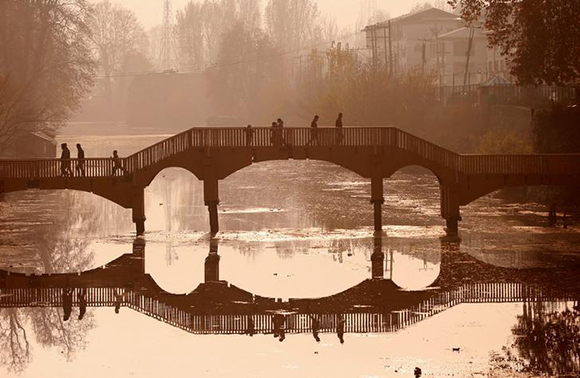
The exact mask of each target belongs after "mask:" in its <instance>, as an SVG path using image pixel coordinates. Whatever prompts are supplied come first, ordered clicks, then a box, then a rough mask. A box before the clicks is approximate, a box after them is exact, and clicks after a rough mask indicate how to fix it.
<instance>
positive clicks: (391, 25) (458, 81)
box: [363, 8, 511, 86]
mask: <svg viewBox="0 0 580 378" xmlns="http://www.w3.org/2000/svg"><path fill="white" fill-rule="evenodd" d="M363 31H364V32H365V33H366V40H367V48H368V49H369V50H370V52H371V54H370V55H371V61H370V63H371V64H373V65H380V64H384V65H386V66H387V67H391V69H392V70H393V71H394V72H395V73H404V72H408V71H409V70H412V69H419V70H422V71H423V72H425V73H431V74H433V75H435V77H436V82H437V83H438V84H439V85H441V86H456V85H464V84H479V83H482V82H484V81H486V80H488V79H489V78H491V77H493V76H501V77H503V78H504V79H506V80H508V81H511V77H510V75H509V63H508V62H507V61H506V58H505V57H503V56H501V54H500V53H499V51H498V50H497V49H496V48H489V47H488V38H487V31H485V30H484V29H483V27H482V26H481V23H478V24H477V25H475V26H474V27H468V26H467V25H466V24H465V22H464V21H463V20H462V19H461V18H460V17H459V16H458V15H457V14H453V13H450V12H446V11H444V10H441V9H437V8H427V9H423V10H420V11H418V12H415V13H409V14H406V15H403V16H400V17H397V18H393V19H391V20H389V21H384V22H380V23H377V24H374V25H369V26H367V27H366V28H365V29H364V30H363ZM468 53H469V57H468Z"/></svg>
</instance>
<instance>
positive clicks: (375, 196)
mask: <svg viewBox="0 0 580 378" xmlns="http://www.w3.org/2000/svg"><path fill="white" fill-rule="evenodd" d="M371 203H372V204H373V210H374V225H375V231H376V232H382V231H383V212H382V210H383V209H382V205H383V203H385V198H384V197H383V178H382V176H380V175H377V176H374V177H373V178H371Z"/></svg>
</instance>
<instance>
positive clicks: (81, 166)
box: [75, 143, 85, 177]
mask: <svg viewBox="0 0 580 378" xmlns="http://www.w3.org/2000/svg"><path fill="white" fill-rule="evenodd" d="M77 159H78V161H77V166H76V168H75V170H76V171H77V172H79V173H80V175H81V176H82V177H84V176H85V150H83V148H82V147H81V144H80V143H77Z"/></svg>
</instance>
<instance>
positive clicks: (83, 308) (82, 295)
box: [77, 289, 87, 320]
mask: <svg viewBox="0 0 580 378" xmlns="http://www.w3.org/2000/svg"><path fill="white" fill-rule="evenodd" d="M77 298H78V300H79V320H82V319H83V317H84V316H85V313H86V312H87V289H82V290H81V291H79V292H78V294H77Z"/></svg>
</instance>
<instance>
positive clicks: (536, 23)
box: [449, 0, 580, 84]
mask: <svg viewBox="0 0 580 378" xmlns="http://www.w3.org/2000/svg"><path fill="white" fill-rule="evenodd" d="M449 4H451V5H453V6H458V5H460V6H461V16H462V17H463V18H464V19H465V20H466V21H467V22H474V21H475V20H478V19H479V18H480V17H482V16H484V17H485V20H484V26H485V28H486V29H488V30H489V31H490V35H489V44H490V45H491V46H496V47H498V48H499V49H500V51H501V53H502V55H504V56H506V57H507V58H509V60H510V62H511V74H512V75H514V76H515V77H516V78H517V79H518V81H519V82H520V83H521V84H539V83H547V84H553V83H555V84H564V83H569V82H572V81H574V80H578V79H580V18H579V17H578V14H580V1H579V0H523V1H516V0H511V1H505V0H450V1H449Z"/></svg>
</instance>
